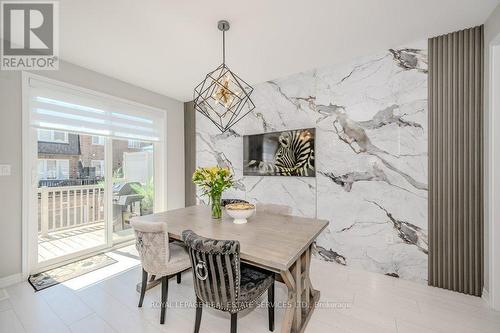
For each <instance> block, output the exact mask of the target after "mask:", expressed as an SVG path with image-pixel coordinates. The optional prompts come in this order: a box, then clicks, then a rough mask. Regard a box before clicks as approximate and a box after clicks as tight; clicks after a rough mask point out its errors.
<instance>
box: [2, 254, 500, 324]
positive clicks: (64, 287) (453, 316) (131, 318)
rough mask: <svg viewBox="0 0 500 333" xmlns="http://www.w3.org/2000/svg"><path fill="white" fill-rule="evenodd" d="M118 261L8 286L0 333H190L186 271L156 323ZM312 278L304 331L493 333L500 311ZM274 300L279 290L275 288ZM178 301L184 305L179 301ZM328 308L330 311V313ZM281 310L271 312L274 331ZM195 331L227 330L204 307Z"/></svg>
mask: <svg viewBox="0 0 500 333" xmlns="http://www.w3.org/2000/svg"><path fill="white" fill-rule="evenodd" d="M109 255H110V256H112V257H113V258H115V259H117V260H118V263H116V264H114V265H111V266H108V267H105V268H103V269H100V270H98V271H95V272H92V273H89V274H86V275H84V276H81V277H79V278H76V279H73V280H71V281H68V282H67V283H65V284H61V285H58V286H55V287H52V288H48V289H46V290H44V291H41V292H38V293H34V292H33V289H32V288H31V286H30V285H28V284H27V283H21V284H17V285H15V286H12V287H9V288H7V292H8V293H9V296H10V297H9V299H7V300H3V301H0V332H2V333H3V332H5V333H14V332H44V333H45V332H82V333H83V332H90V333H98V332H120V333H121V332H134V333H138V332H192V329H193V322H194V309H193V308H189V307H186V305H185V303H187V302H190V301H192V300H193V298H194V293H193V283H192V275H191V273H186V274H184V275H183V280H182V284H181V285H177V284H176V283H175V279H173V280H172V281H171V282H170V283H171V285H170V288H169V302H170V305H171V308H169V309H167V317H166V324H165V325H160V324H159V309H157V308H156V307H155V306H153V303H154V302H156V301H159V299H160V290H159V287H156V288H154V289H152V290H150V291H149V292H148V293H147V294H146V297H145V300H144V307H143V308H142V309H139V308H137V302H138V298H139V295H138V294H137V292H136V291H135V285H136V283H137V282H138V281H139V279H140V267H139V266H138V263H139V262H138V260H137V259H136V258H134V256H135V251H134V250H133V248H132V247H127V248H123V249H120V250H118V251H114V252H112V253H110V254H109ZM312 280H313V284H314V286H315V287H316V288H317V289H319V290H320V291H321V295H322V297H321V302H322V303H321V305H322V307H320V308H317V309H316V311H315V312H314V314H313V317H312V318H311V321H310V322H309V325H308V328H307V331H306V332H309V333H313V332H314V333H316V332H338V333H345V332H370V333H371V332H383V333H391V332H394V333H396V332H397V333H413V332H417V333H433V332H434V333H437V332H453V333H455V332H471V333H472V332H484V333H486V332H495V333H498V332H500V313H499V312H494V311H492V310H490V309H489V308H488V306H487V305H486V304H485V303H484V302H483V301H482V300H481V299H480V298H477V297H472V296H466V295H462V294H458V293H453V292H449V291H446V290H441V289H437V288H432V287H428V286H424V285H419V284H415V283H412V282H408V281H403V280H397V279H394V278H391V277H386V276H383V275H379V274H372V273H367V272H361V271H352V270H349V269H347V268H345V267H342V266H339V265H335V264H331V263H325V262H323V261H319V260H313V262H312ZM276 297H277V301H284V300H285V288H284V286H283V285H281V284H277V295H276ZM182 302H184V303H182ZM332 307H333V308H332ZM282 316H283V311H282V309H277V316H276V324H277V327H276V330H275V332H279V331H280V321H281V319H282ZM238 325H239V327H238V331H239V332H242V333H250V332H267V310H266V309H265V308H264V307H263V308H257V309H255V310H253V311H246V312H245V313H244V314H242V315H240V318H239V321H238ZM201 332H212V333H216V332H217V333H218V332H229V320H228V316H227V315H226V314H223V313H221V312H217V311H214V310H208V309H206V310H205V311H204V313H203V318H202V329H201Z"/></svg>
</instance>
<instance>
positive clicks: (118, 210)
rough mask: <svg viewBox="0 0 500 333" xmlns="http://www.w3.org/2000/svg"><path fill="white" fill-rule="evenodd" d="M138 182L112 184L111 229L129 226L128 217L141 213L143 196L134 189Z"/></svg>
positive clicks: (121, 228)
mask: <svg viewBox="0 0 500 333" xmlns="http://www.w3.org/2000/svg"><path fill="white" fill-rule="evenodd" d="M134 186H141V183H138V182H127V183H116V184H113V231H119V230H124V229H128V228H130V223H129V222H130V219H131V218H132V217H134V216H137V215H140V213H141V208H142V207H141V202H142V199H144V196H143V195H141V194H138V193H137V192H136V191H135V190H134Z"/></svg>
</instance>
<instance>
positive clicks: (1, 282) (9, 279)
mask: <svg viewBox="0 0 500 333" xmlns="http://www.w3.org/2000/svg"><path fill="white" fill-rule="evenodd" d="M21 281H23V274H22V273H17V274H12V275H9V276H6V277H3V278H0V288H5V287H8V286H11V285H13V284H16V283H19V282H21Z"/></svg>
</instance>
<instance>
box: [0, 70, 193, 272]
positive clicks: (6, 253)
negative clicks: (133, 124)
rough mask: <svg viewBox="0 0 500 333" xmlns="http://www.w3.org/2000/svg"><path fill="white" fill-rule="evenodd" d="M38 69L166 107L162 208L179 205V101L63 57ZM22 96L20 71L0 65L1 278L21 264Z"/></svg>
mask: <svg viewBox="0 0 500 333" xmlns="http://www.w3.org/2000/svg"><path fill="white" fill-rule="evenodd" d="M37 74H39V75H43V76H46V77H49V78H52V79H55V80H60V81H64V82H67V83H70V84H74V85H78V86H81V87H84V88H88V89H92V90H96V91H99V92H103V93H106V94H110V95H113V96H116V97H121V98H125V99H128V100H131V101H134V102H138V103H142V104H145V105H149V106H152V107H156V108H159V109H162V110H166V112H167V147H166V152H167V154H166V159H167V170H166V172H167V180H166V182H167V184H166V187H167V209H174V208H179V207H183V206H184V109H183V108H184V105H183V103H181V102H179V101H177V100H174V99H172V98H169V97H166V96H163V95H159V94H156V93H153V92H151V91H148V90H145V89H142V88H139V87H136V86H133V85H130V84H128V83H125V82H122V81H119V80H116V79H113V78H111V77H108V76H105V75H102V74H99V73H97V72H93V71H90V70H87V69H85V68H82V67H79V66H76V65H73V64H69V63H65V62H61V63H60V66H59V70H58V71H40V72H38V73H37ZM21 96H22V91H21V72H15V71H12V72H8V71H0V117H1V118H0V164H10V165H12V175H11V176H8V177H0V212H1V215H0V279H2V278H5V277H9V276H12V275H14V274H19V273H20V272H21V268H22V267H21V266H22V265H21V262H22V253H21V232H22V231H21V218H22V215H21V213H22V210H21V203H22V201H21V200H22V174H21V165H22V159H21V156H22V143H21V137H22V131H21V126H22V124H21V120H22V119H21V114H22V99H21Z"/></svg>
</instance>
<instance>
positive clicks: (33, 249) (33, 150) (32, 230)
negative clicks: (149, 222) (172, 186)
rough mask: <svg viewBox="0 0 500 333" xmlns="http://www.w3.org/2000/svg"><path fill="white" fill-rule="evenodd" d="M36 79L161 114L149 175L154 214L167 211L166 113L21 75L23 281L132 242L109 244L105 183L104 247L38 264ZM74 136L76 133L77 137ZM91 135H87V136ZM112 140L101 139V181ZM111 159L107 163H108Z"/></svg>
mask: <svg viewBox="0 0 500 333" xmlns="http://www.w3.org/2000/svg"><path fill="white" fill-rule="evenodd" d="M30 78H36V79H39V80H44V81H47V82H52V83H56V84H57V85H60V86H65V87H69V88H73V89H77V90H79V91H82V92H86V93H90V94H93V95H96V96H100V97H106V98H108V99H110V100H116V101H122V102H126V103H128V104H130V105H135V106H137V107H139V108H145V109H149V110H153V111H156V112H158V113H161V114H163V116H162V120H161V122H162V130H161V131H160V138H159V141H156V142H153V149H154V153H153V160H154V162H153V163H154V164H153V168H154V171H153V174H154V187H155V198H154V213H157V212H161V211H164V210H166V208H167V196H166V194H167V191H166V181H167V175H166V172H167V160H166V156H167V151H166V149H167V142H166V131H167V112H166V110H162V109H159V108H155V107H151V106H149V105H145V104H141V103H137V102H133V101H130V100H127V99H124V98H120V97H116V96H112V95H108V94H104V93H101V92H97V91H93V90H90V89H86V88H82V87H79V86H75V85H72V84H69V83H66V82H62V81H58V80H53V79H49V78H46V77H44V76H41V75H37V74H33V73H29V72H25V71H23V72H22V199H23V200H22V233H21V247H22V265H21V266H22V267H21V270H22V272H21V275H22V277H23V278H27V277H28V276H29V275H30V274H34V273H37V272H40V271H42V270H45V269H50V268H51V267H57V266H60V265H63V264H65V263H66V262H71V261H75V260H76V259H78V258H84V257H89V256H92V255H95V254H97V253H101V252H105V251H107V250H109V249H112V248H113V247H114V246H115V245H116V246H117V247H122V246H126V245H127V244H130V243H131V241H132V240H133V236H131V239H130V241H124V242H121V243H119V244H118V245H117V244H113V232H112V231H113V223H112V221H113V220H112V214H113V210H112V204H113V191H112V186H113V182H112V181H106V183H105V184H106V185H105V193H106V195H105V198H106V200H105V201H104V207H105V208H104V209H105V217H106V221H105V225H106V228H105V232H106V235H105V239H106V242H105V243H106V244H103V245H102V246H98V247H94V248H92V249H89V250H84V251H81V252H78V253H73V254H70V255H68V256H62V257H61V258H60V260H57V263H54V262H51V263H44V264H43V265H39V264H38V225H37V222H38V194H37V192H38V135H37V130H36V128H34V127H32V126H31V125H30V112H31V111H30V102H29V97H30V96H29V95H30V87H29V79H30ZM77 134H78V133H77ZM89 135H91V134H89ZM112 139H113V138H112V137H106V138H105V179H108V180H112V179H113V163H112ZM110 159H111V162H109V161H108V160H110Z"/></svg>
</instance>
